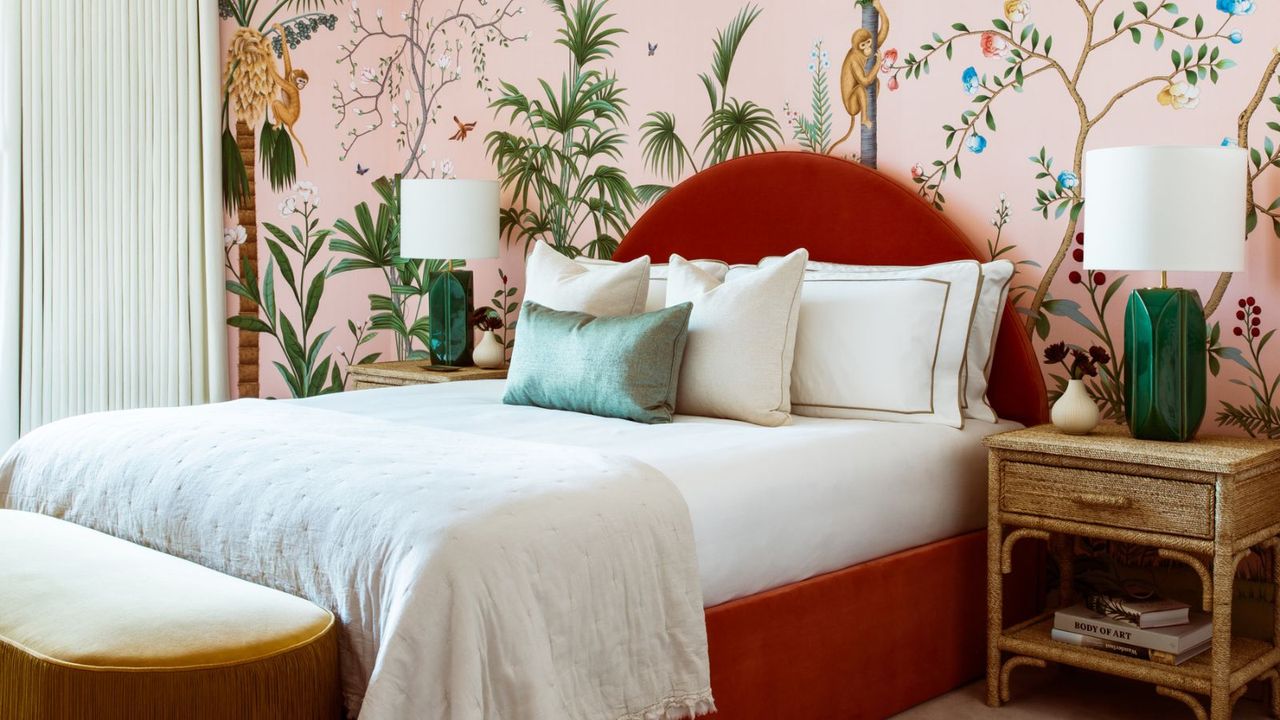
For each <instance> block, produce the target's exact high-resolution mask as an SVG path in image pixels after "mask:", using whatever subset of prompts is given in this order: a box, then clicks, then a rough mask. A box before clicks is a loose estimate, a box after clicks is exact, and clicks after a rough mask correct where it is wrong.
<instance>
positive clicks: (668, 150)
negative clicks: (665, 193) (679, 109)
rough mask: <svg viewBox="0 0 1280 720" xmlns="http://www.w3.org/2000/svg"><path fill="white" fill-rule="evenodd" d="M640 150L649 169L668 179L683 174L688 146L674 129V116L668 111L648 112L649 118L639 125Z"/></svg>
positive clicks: (673, 178)
mask: <svg viewBox="0 0 1280 720" xmlns="http://www.w3.org/2000/svg"><path fill="white" fill-rule="evenodd" d="M640 151H641V155H642V157H643V158H644V165H645V167H647V168H649V169H650V170H652V171H654V172H656V173H659V174H661V175H662V176H663V177H666V178H668V179H670V180H675V179H677V178H679V177H680V176H681V175H683V174H684V161H685V158H687V157H688V156H689V148H687V147H686V146H685V144H684V140H681V139H680V134H679V133H678V132H677V131H676V116H675V115H673V114H671V113H669V112H652V113H649V119H648V120H646V121H645V122H644V124H643V125H641V126H640ZM690 162H692V161H690Z"/></svg>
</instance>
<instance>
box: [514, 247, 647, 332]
mask: <svg viewBox="0 0 1280 720" xmlns="http://www.w3.org/2000/svg"><path fill="white" fill-rule="evenodd" d="M648 294H649V256H648V255H645V256H644V257H639V258H636V259H635V260H632V261H631V262H628V263H613V264H612V266H611V267H599V268H589V267H588V265H587V264H586V263H583V262H582V261H580V260H571V259H569V258H567V257H565V256H564V255H561V254H560V253H558V252H556V251H555V250H554V249H553V248H552V247H551V246H549V245H547V244H546V243H544V242H542V241H541V240H539V241H538V242H536V243H534V246H533V252H532V253H530V254H529V260H528V262H527V263H526V265H525V289H524V299H525V300H527V301H530V302H535V303H537V304H539V305H542V306H543V307H548V308H551V309H552V310H565V311H571V312H584V313H588V314H590V315H595V316H596V317H618V316H622V315H635V314H636V313H639V312H643V311H644V307H645V299H646V298H647V297H648Z"/></svg>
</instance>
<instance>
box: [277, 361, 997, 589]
mask: <svg viewBox="0 0 1280 720" xmlns="http://www.w3.org/2000/svg"><path fill="white" fill-rule="evenodd" d="M504 385H505V383H504V381H501V380H482V381H470V382H460V383H444V384H438V385H418V386H408V387H397V388H387V389H380V390H364V391H360V392H349V393H341V394H338V395H328V396H322V397H319V398H312V399H309V400H301V401H295V402H303V403H306V404H309V405H313V406H316V407H324V408H327V409H330V410H336V411H339V412H346V413H351V414H354V415H363V416H371V417H377V418H382V419H386V420H390V421H393V422H395V423H397V424H398V426H399V427H400V428H401V431H402V432H403V438H402V440H403V441H404V442H405V443H409V444H413V443H421V444H422V450H423V453H424V456H425V457H426V458H429V457H430V453H431V438H430V435H429V434H426V433H423V434H419V433H418V430H419V429H427V428H440V429H447V430H455V431H461V432H469V433H477V434H482V435H493V436H497V437H505V438H515V439H521V440H532V441H537V442H552V443H561V444H564V445H575V446H582V447H588V448H594V449H607V450H608V451H610V452H613V453H620V454H625V455H630V456H631V457H633V458H635V459H637V460H640V461H641V462H644V463H647V464H649V465H651V466H653V467H654V468H656V469H658V470H659V471H661V472H662V473H663V474H665V475H666V476H667V477H668V478H670V479H671V481H672V482H673V483H675V485H676V487H677V488H679V490H680V492H681V493H682V494H683V495H684V498H685V502H686V503H688V506H689V513H690V516H691V517H692V520H693V532H694V542H695V545H696V548H697V556H698V565H699V574H700V576H701V579H702V593H703V601H704V603H705V605H706V606H707V607H710V606H713V605H718V604H720V603H723V602H726V601H729V600H732V599H735V598H739V597H744V596H746V595H751V594H754V593H757V592H761V591H763V590H768V589H770V588H774V587H778V586H780V585H785V584H787V583H791V582H796V581H798V580H803V579H805V578H809V577H813V576H814V575H819V574H822V573H824V572H830V571H832V570H838V569H840V568H843V567H848V566H850V565H854V564H856V563H860V562H864V561H867V560H871V559H874V558H877V557H881V556H884V555H888V554H891V553H894V552H898V551H900V550H905V549H907V548H911V547H916V546H918V545H924V544H927V543H930V542H934V541H937V540H941V539H943V538H948V537H952V536H954V535H959V534H961V533H964V532H967V531H970V530H976V529H978V528H981V527H983V526H984V525H985V524H986V469H987V462H986V451H985V449H984V448H983V446H982V442H981V440H982V438H983V437H985V436H987V435H990V434H992V433H996V432H1001V431H1004V430H1012V429H1015V428H1018V427H1021V426H1020V425H1018V424H1017V423H1014V422H1011V421H1002V422H998V423H988V422H983V421H981V420H973V419H968V420H966V421H965V426H964V429H963V430H957V429H954V428H950V427H946V426H943V425H936V424H911V423H890V422H882V421H876V420H836V419H824V418H810V417H796V418H795V421H794V423H793V424H792V425H789V426H785V427H779V428H767V427H758V426H755V425H749V424H747V423H742V422H738V421H734V420H719V419H714V418H702V417H691V416H685V415H677V416H676V420H675V422H674V423H672V424H670V425H642V424H639V423H633V422H630V421H627V420H615V419H609V418H600V417H595V416H592V415H584V414H580V413H571V412H562V411H558V410H545V409H542V408H533V407H522V406H509V405H503V404H502V390H503V387H504Z"/></svg>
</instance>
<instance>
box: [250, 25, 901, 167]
mask: <svg viewBox="0 0 1280 720" xmlns="http://www.w3.org/2000/svg"><path fill="white" fill-rule="evenodd" d="M877 1H878V0H877ZM274 27H275V30H276V32H278V33H280V53H281V58H282V59H283V60H284V74H283V75H280V74H277V73H276V71H275V64H274V63H273V64H272V66H271V75H272V76H273V77H274V78H275V81H276V85H277V86H278V87H279V88H280V98H279V99H277V100H272V101H271V113H272V114H273V115H275V123H274V125H275V126H276V129H277V130H278V129H280V128H281V127H284V128H285V129H286V130H288V131H289V137H291V138H293V141H294V142H295V143H297V144H298V150H300V151H301V152H302V161H303V162H305V163H307V164H308V165H310V164H311V161H310V160H308V159H307V149H306V148H304V147H303V146H302V141H301V140H299V139H298V135H297V134H296V133H295V132H294V131H293V124H294V123H296V122H298V116H299V115H301V114H302V89H303V88H305V87H306V86H307V82H309V81H310V79H311V78H310V76H308V75H307V71H306V70H303V69H302V68H295V67H293V63H291V62H290V61H289V41H288V37H287V36H286V35H285V34H284V26H282V25H280V24H279V23H277V24H276V25H275V26H274Z"/></svg>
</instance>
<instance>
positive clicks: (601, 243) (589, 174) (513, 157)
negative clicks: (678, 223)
mask: <svg viewBox="0 0 1280 720" xmlns="http://www.w3.org/2000/svg"><path fill="white" fill-rule="evenodd" d="M551 5H552V7H554V8H555V10H556V12H557V13H559V15H560V17H561V20H562V21H563V26H562V27H561V28H560V30H559V31H558V32H559V37H558V38H557V39H556V44H557V45H560V46H562V47H564V48H565V49H566V50H567V51H568V55H569V57H568V69H567V70H566V71H565V72H564V74H563V75H562V76H561V77H560V82H559V83H558V87H557V86H553V85H552V84H551V83H550V82H548V81H546V80H539V81H538V82H539V86H540V87H539V89H540V90H541V93H540V94H538V93H531V94H526V93H525V92H523V91H522V90H520V88H518V87H516V86H515V85H512V84H511V83H508V82H503V83H501V95H500V96H499V97H498V99H497V100H495V101H494V102H493V103H492V105H491V107H493V108H495V111H496V114H497V115H502V114H504V113H506V114H507V115H508V119H509V121H510V124H511V125H512V126H514V127H515V128H516V129H515V130H494V131H492V132H490V133H489V134H488V135H486V136H485V148H486V151H487V153H488V155H489V159H490V160H491V161H492V162H493V164H494V165H495V166H496V167H497V170H498V177H499V179H500V180H501V181H502V187H503V189H504V190H507V191H509V192H511V194H512V199H513V204H512V205H511V206H510V207H505V208H503V209H502V218H501V229H502V234H503V236H504V237H505V238H506V239H507V241H508V242H519V243H523V245H524V248H525V250H526V251H527V250H528V249H529V246H530V245H531V244H532V243H533V242H534V241H536V240H542V241H544V242H546V243H547V244H548V245H550V246H551V247H553V248H555V249H556V250H557V251H559V252H561V253H563V254H565V255H567V256H569V257H575V256H578V255H587V256H589V257H596V258H608V257H612V256H613V251H614V250H615V249H616V248H617V247H618V243H619V241H620V240H621V238H622V236H623V235H624V234H625V233H626V231H627V228H628V226H629V225H630V221H631V215H632V212H633V211H634V210H635V207H636V204H637V201H638V199H637V197H636V190H635V189H634V188H633V187H632V186H631V182H630V181H629V180H628V179H627V176H626V174H625V173H624V172H623V171H622V169H621V168H619V167H617V166H616V165H612V164H610V163H612V162H616V161H618V160H619V159H621V157H622V151H623V149H624V148H625V146H626V135H625V134H624V133H623V132H622V129H621V128H622V126H623V125H624V124H625V123H626V120H627V116H626V112H625V110H624V108H625V105H626V103H625V102H624V101H623V99H622V92H623V91H622V87H621V86H619V85H618V78H617V76H616V75H614V74H612V73H610V72H609V71H608V70H605V69H602V68H601V67H600V65H601V64H602V63H604V62H605V61H607V60H609V59H610V58H611V57H613V50H614V49H615V48H617V47H618V43H617V41H616V39H615V38H616V37H617V36H618V35H620V34H622V33H623V32H624V31H623V30H622V29H621V28H619V27H616V26H614V25H612V24H611V21H612V20H613V19H614V16H613V14H612V13H606V12H605V6H606V0H580V1H579V2H576V3H574V4H573V5H567V4H566V3H564V2H563V1H562V0H552V2H551ZM583 234H586V235H588V236H589V237H590V239H589V240H587V241H586V243H585V244H582V245H581V246H579V245H577V244H575V242H574V241H575V239H576V238H577V237H578V236H579V235H583Z"/></svg>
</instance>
